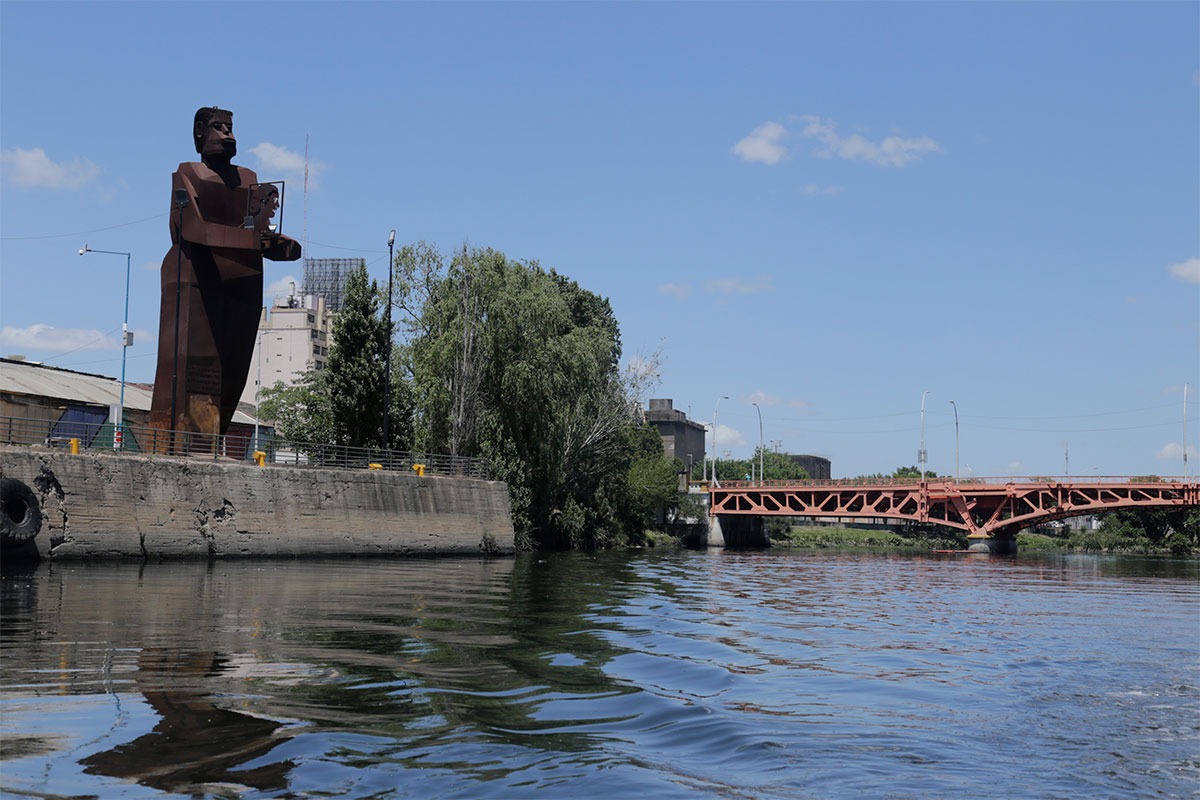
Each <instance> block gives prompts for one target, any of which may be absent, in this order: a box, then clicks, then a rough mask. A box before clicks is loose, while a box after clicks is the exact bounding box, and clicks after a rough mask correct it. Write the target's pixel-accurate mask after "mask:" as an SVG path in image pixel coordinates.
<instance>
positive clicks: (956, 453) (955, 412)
mask: <svg viewBox="0 0 1200 800" xmlns="http://www.w3.org/2000/svg"><path fill="white" fill-rule="evenodd" d="M950 405H952V406H954V480H958V406H957V405H955V403H954V401H953V400H951V401H950Z"/></svg>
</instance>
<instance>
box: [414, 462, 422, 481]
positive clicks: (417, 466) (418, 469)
mask: <svg viewBox="0 0 1200 800" xmlns="http://www.w3.org/2000/svg"><path fill="white" fill-rule="evenodd" d="M413 472H415V473H417V477H418V478H424V477H425V465H424V464H413Z"/></svg>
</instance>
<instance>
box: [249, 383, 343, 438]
mask: <svg viewBox="0 0 1200 800" xmlns="http://www.w3.org/2000/svg"><path fill="white" fill-rule="evenodd" d="M259 398H260V399H259V403H258V415H259V417H261V418H262V419H266V420H272V421H273V422H274V424H275V433H276V435H278V436H280V437H282V438H284V439H291V440H293V441H297V442H317V443H320V444H330V443H332V442H333V408H332V407H331V405H330V402H329V389H328V385H327V383H326V381H325V373H324V372H314V371H309V372H305V373H304V374H303V375H302V376H301V377H300V380H299V381H298V382H297V383H295V384H294V385H292V386H286V385H284V384H283V383H282V382H280V383H276V384H275V385H274V386H270V387H264V388H263V389H262V391H261V393H260V395H259Z"/></svg>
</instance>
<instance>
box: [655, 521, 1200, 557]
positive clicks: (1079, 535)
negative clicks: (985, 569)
mask: <svg viewBox="0 0 1200 800" xmlns="http://www.w3.org/2000/svg"><path fill="white" fill-rule="evenodd" d="M968 544H969V543H968V541H967V539H966V537H965V536H961V537H958V536H954V535H951V534H948V533H943V532H941V531H936V530H935V531H934V532H933V533H931V534H929V535H924V536H905V535H903V534H900V533H896V532H894V531H890V530H885V529H863V528H840V527H826V526H807V525H795V526H792V527H791V528H788V529H781V530H776V531H773V532H772V533H771V546H772V547H778V548H785V549H787V548H791V549H797V550H858V549H873V550H896V551H909V552H911V551H925V552H928V551H931V550H965V549H967V546H968ZM642 546H644V547H648V548H671V547H682V546H684V544H683V542H682V541H681V540H680V539H679V538H678V537H675V536H672V535H671V534H668V533H663V532H661V531H647V532H646V534H645V542H644V543H643V545H642ZM1017 552H1020V553H1100V554H1123V555H1162V556H1185V557H1188V556H1200V550H1197V549H1195V548H1191V549H1188V550H1184V551H1182V552H1180V551H1179V550H1178V548H1176V549H1171V548H1170V547H1154V546H1153V545H1151V544H1150V543H1149V542H1147V541H1145V540H1142V539H1130V538H1129V537H1124V536H1120V535H1116V534H1109V533H1105V532H1103V531H1072V532H1069V533H1067V534H1066V535H1064V536H1047V535H1044V534H1040V533H1031V532H1028V531H1022V532H1021V533H1018V534H1017Z"/></svg>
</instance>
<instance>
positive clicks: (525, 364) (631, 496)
mask: <svg viewBox="0 0 1200 800" xmlns="http://www.w3.org/2000/svg"><path fill="white" fill-rule="evenodd" d="M396 270H397V273H398V274H397V278H396V281H395V283H396V285H398V286H401V287H402V288H401V290H400V292H399V293H398V296H399V298H400V300H399V304H398V307H400V308H401V309H402V311H403V312H405V313H406V315H407V316H406V317H405V330H406V332H407V341H406V348H407V353H408V354H409V356H410V362H409V366H410V369H411V373H412V378H413V393H414V404H415V408H416V429H415V431H414V435H415V437H416V439H417V441H418V442H419V444H420V446H421V447H422V448H425V449H429V450H432V451H440V452H449V453H454V454H460V455H471V456H482V457H484V458H487V459H488V461H489V463H490V464H491V467H492V471H493V473H494V475H495V477H496V478H498V479H500V480H503V481H505V482H507V483H508V485H509V489H510V492H511V499H512V509H513V519H514V524H515V526H516V527H517V530H518V531H519V537H520V538H521V540H523V542H524V543H527V544H529V545H532V546H538V547H542V548H567V547H603V546H608V545H612V544H618V543H621V542H623V541H625V540H626V537H628V536H629V535H630V533H631V532H632V531H634V530H635V529H640V527H641V525H642V522H643V520H644V519H645V518H646V514H647V509H648V506H649V505H650V504H653V503H655V502H657V500H658V498H659V497H660V496H661V486H662V485H663V484H664V483H665V481H664V479H663V476H664V475H665V473H666V470H665V469H664V468H663V467H662V465H661V464H656V463H654V461H653V459H652V458H651V457H650V453H649V451H648V450H645V449H644V448H643V444H644V442H645V441H646V440H644V439H640V438H639V437H638V436H637V435H634V434H632V433H631V431H632V430H633V429H634V428H636V427H637V426H638V424H639V423H638V421H637V413H636V412H637V405H636V403H631V402H630V400H629V397H628V393H627V392H626V390H625V386H624V385H623V384H622V382H621V380H620V375H619V373H618V370H617V365H618V362H619V360H620V356H621V343H620V333H619V329H618V326H617V321H616V318H615V317H614V316H613V313H612V308H611V306H610V305H609V303H608V301H607V300H606V299H604V298H601V297H599V296H597V295H595V294H593V293H591V292H588V291H586V290H584V289H582V288H581V287H580V286H579V285H578V284H576V283H575V282H574V281H571V280H569V279H567V278H566V277H565V276H562V275H559V274H558V273H556V272H554V271H553V270H550V271H546V270H544V269H542V268H541V267H540V266H539V265H538V264H537V263H523V262H517V261H511V260H509V259H507V258H506V257H505V256H504V255H503V254H502V253H499V252H496V251H494V250H479V249H474V250H470V249H467V248H466V247H464V248H463V249H462V250H461V251H459V252H458V253H456V254H455V255H454V256H453V258H451V259H449V263H448V266H447V259H445V258H444V257H443V256H441V254H439V253H437V251H436V250H434V249H433V248H431V247H430V246H429V245H426V244H424V243H420V244H417V245H412V246H408V247H405V248H402V249H401V253H400V257H398V258H397V260H396ZM655 447H656V448H657V451H656V452H657V457H658V459H659V461H661V460H662V445H661V442H660V441H659V440H658V439H657V437H655Z"/></svg>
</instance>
